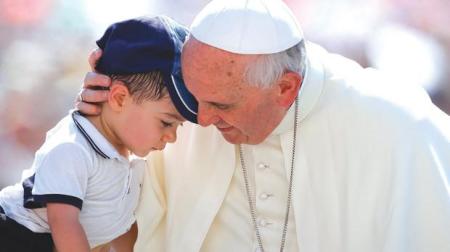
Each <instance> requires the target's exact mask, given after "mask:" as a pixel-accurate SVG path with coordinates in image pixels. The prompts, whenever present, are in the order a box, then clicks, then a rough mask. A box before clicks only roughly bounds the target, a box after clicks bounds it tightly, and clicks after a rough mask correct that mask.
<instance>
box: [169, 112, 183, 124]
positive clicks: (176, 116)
mask: <svg viewBox="0 0 450 252" xmlns="http://www.w3.org/2000/svg"><path fill="white" fill-rule="evenodd" d="M164 114H166V115H168V116H170V117H173V118H175V119H177V120H178V121H182V122H184V121H186V119H184V118H183V117H181V116H179V115H177V114H172V113H167V112H166V113H164Z"/></svg>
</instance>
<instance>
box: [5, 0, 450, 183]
mask: <svg viewBox="0 0 450 252" xmlns="http://www.w3.org/2000/svg"><path fill="white" fill-rule="evenodd" d="M207 2H208V0H127V1H124V0H80V1H71V0H0V188H3V187H4V186H6V185H8V184H11V183H14V182H15V181H18V180H19V179H20V176H21V172H22V170H23V169H26V168H28V167H30V165H31V163H32V161H33V156H34V152H35V151H36V150H37V148H39V146H40V144H41V143H42V142H43V140H44V138H45V133H46V131H48V130H49V129H50V128H51V127H52V126H53V125H54V124H55V123H56V122H57V121H58V120H59V119H60V118H61V117H63V116H64V115H65V114H66V113H67V112H68V111H69V110H70V109H71V108H72V107H73V103H74V99H75V96H76V94H77V93H78V90H79V88H80V86H81V83H82V80H83V78H84V75H85V73H86V72H87V71H89V66H88V63H87V56H88V54H89V53H90V51H91V50H92V49H94V48H95V40H96V39H97V38H99V37H100V36H101V34H102V32H103V31H104V30H105V29H106V27H107V26H108V25H109V24H110V23H113V22H116V21H120V20H123V19H126V18H131V17H136V16H142V15H154V14H165V15H167V16H170V17H172V18H174V19H175V20H177V21H179V22H180V23H183V24H185V25H189V24H190V22H191V21H192V19H193V18H194V16H195V14H196V13H197V12H198V11H199V10H200V9H201V8H202V7H203V6H204V5H205V4H207ZM286 3H287V4H288V5H289V6H290V7H291V8H292V10H293V11H294V14H295V15H296V16H297V17H298V20H299V21H300V24H301V25H302V27H303V29H304V33H305V37H306V38H307V39H308V40H310V41H313V42H316V43H318V44H321V45H322V46H324V47H325V48H326V49H328V50H329V51H331V52H336V53H339V54H342V55H344V56H347V57H349V58H352V59H354V60H356V61H358V62H359V63H360V64H361V65H363V66H365V67H375V68H378V69H380V70H382V71H385V72H386V73H388V74H392V75H397V76H402V80H403V82H406V84H408V85H421V86H423V87H424V88H425V89H426V90H427V91H428V93H429V94H430V96H431V97H432V99H433V102H434V103H435V104H436V105H438V106H439V107H440V108H441V109H442V110H443V111H445V112H446V113H450V68H449V67H448V65H449V64H448V63H449V61H450V26H449V25H448V24H450V15H449V14H450V1H449V0H286ZM402 84H405V83H402Z"/></svg>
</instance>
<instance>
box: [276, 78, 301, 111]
mask: <svg viewBox="0 0 450 252" xmlns="http://www.w3.org/2000/svg"><path fill="white" fill-rule="evenodd" d="M301 85H302V76H301V75H300V74H298V73H295V72H286V73H284V74H283V76H282V77H281V79H280V80H279V81H278V83H277V92H278V98H277V102H278V104H279V105H280V106H282V107H285V108H289V107H290V106H291V104H292V103H293V102H294V101H295V97H297V95H298V91H299V90H300V86H301Z"/></svg>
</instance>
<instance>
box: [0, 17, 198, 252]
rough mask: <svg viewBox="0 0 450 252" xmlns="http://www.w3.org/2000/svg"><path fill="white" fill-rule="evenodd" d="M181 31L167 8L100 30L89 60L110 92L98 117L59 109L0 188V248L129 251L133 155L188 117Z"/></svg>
mask: <svg viewBox="0 0 450 252" xmlns="http://www.w3.org/2000/svg"><path fill="white" fill-rule="evenodd" d="M186 35H187V30H186V29H185V28H184V27H182V26H180V25H178V24H177V23H175V22H174V21H172V20H170V19H169V18H166V17H154V18H145V19H144V18H143V19H132V20H127V21H124V22H120V23H116V24H113V25H111V26H110V27H109V28H108V29H107V30H106V32H105V34H104V35H103V36H102V38H101V39H100V40H98V41H97V45H98V46H99V47H100V48H101V49H102V50H103V54H102V57H101V59H100V60H99V62H98V64H97V66H96V69H97V71H98V72H100V73H103V74H106V75H109V76H110V77H111V79H112V85H111V87H110V90H109V96H108V101H107V102H105V103H104V104H102V112H101V114H100V115H98V116H83V115H81V114H80V113H79V112H76V111H75V112H71V113H70V114H69V115H68V116H66V117H65V118H63V119H62V120H61V121H60V122H59V123H58V124H57V125H56V126H55V127H54V128H53V129H52V130H50V131H49V132H48V133H47V137H46V140H45V143H44V144H43V145H42V147H41V148H40V149H39V150H38V151H37V152H36V156H35V160H34V163H33V165H32V167H31V169H29V170H27V171H25V172H24V175H23V179H22V182H21V183H18V184H16V185H14V186H10V187H7V188H5V189H4V190H2V191H1V192H0V214H1V219H0V250H1V251H8V252H12V251H53V249H54V247H56V250H57V251H63V252H64V251H89V250H90V249H94V248H99V246H102V245H105V244H109V243H110V242H112V244H113V246H116V247H115V250H116V251H131V250H132V246H133V243H134V240H135V239H136V226H135V224H134V223H135V217H134V210H135V209H136V206H137V204H138V201H139V194H140V186H141V183H142V182H141V180H142V176H143V171H144V170H143V169H144V167H145V161H144V160H143V159H139V158H136V157H135V156H134V155H137V156H140V157H143V156H146V155H147V154H148V153H149V152H150V151H152V150H162V149H164V147H165V145H166V143H168V142H169V143H170V142H174V141H175V139H176V129H177V127H178V125H180V124H181V123H182V122H183V121H184V118H186V119H188V120H189V121H192V122H194V123H195V122H196V110H197V104H196V101H195V99H194V98H193V97H192V96H191V94H190V93H189V92H188V91H187V89H186V88H185V86H184V84H183V82H182V78H181V71H180V62H179V60H180V53H181V46H182V43H183V41H184V38H185V36H186ZM183 117H184V118H183ZM132 154H134V155H132Z"/></svg>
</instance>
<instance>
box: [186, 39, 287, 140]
mask: <svg viewBox="0 0 450 252" xmlns="http://www.w3.org/2000/svg"><path fill="white" fill-rule="evenodd" d="M255 57H257V56H250V55H238V54H233V53H229V52H226V51H223V50H220V49H217V48H214V47H211V46H208V45H205V44H203V43H201V42H199V41H196V40H195V39H193V38H191V39H189V40H188V41H187V42H186V45H185V46H184V48H183V53H182V71H183V78H184V81H185V83H186V86H187V88H188V89H189V91H190V92H191V93H192V94H193V95H194V96H195V97H196V99H197V100H198V103H199V107H198V122H199V124H200V125H202V126H208V125H211V124H213V125H214V126H216V127H217V129H218V130H219V131H221V133H222V135H223V137H224V138H225V139H226V140H227V141H228V142H230V143H233V144H240V143H245V144H258V143H261V142H262V141H264V139H265V138H266V137H267V136H268V135H269V134H270V133H271V132H272V131H273V130H274V128H275V127H276V126H277V125H278V124H279V122H280V121H281V120H282V118H283V116H284V114H285V112H286V108H284V107H282V106H280V105H279V104H278V103H277V100H276V99H277V92H278V88H277V86H276V85H273V86H272V87H270V88H264V89H262V88H258V87H255V86H251V85H249V84H248V83H246V80H245V78H244V74H245V71H246V67H247V65H248V63H249V62H250V61H252V60H254V59H255Z"/></svg>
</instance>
